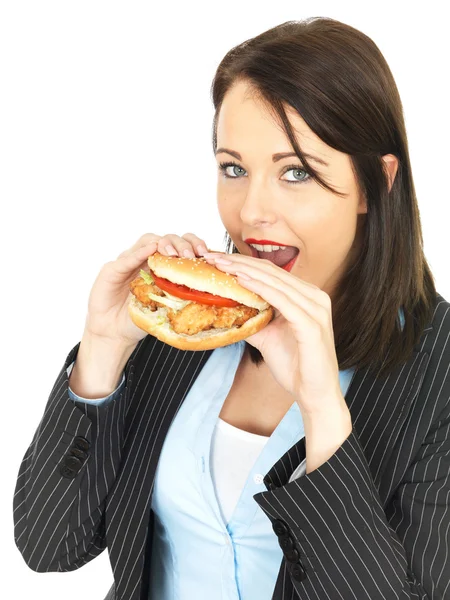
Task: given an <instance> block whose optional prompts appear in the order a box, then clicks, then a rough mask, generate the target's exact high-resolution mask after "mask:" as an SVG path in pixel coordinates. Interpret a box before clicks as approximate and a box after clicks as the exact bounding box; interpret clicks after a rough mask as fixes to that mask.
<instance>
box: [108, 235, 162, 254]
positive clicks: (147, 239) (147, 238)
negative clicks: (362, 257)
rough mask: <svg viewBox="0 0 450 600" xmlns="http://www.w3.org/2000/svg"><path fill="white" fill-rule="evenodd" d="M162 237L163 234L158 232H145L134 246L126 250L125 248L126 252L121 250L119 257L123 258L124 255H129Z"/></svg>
mask: <svg viewBox="0 0 450 600" xmlns="http://www.w3.org/2000/svg"><path fill="white" fill-rule="evenodd" d="M160 238H161V236H160V235H157V234H156V233H144V235H141V237H140V238H139V239H138V240H137V241H136V242H135V243H134V244H133V245H132V246H130V248H127V249H126V250H124V252H121V253H120V254H119V256H118V257H117V258H122V256H129V255H130V254H132V253H133V252H135V251H136V250H138V249H139V248H143V247H144V246H147V245H148V244H150V243H151V242H154V241H158V240H159V239H160Z"/></svg>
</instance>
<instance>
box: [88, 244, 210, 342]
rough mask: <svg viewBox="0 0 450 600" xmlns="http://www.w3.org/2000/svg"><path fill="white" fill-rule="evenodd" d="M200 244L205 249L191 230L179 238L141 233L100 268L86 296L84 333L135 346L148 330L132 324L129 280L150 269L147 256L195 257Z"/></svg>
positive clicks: (199, 251)
mask: <svg viewBox="0 0 450 600" xmlns="http://www.w3.org/2000/svg"><path fill="white" fill-rule="evenodd" d="M168 245H171V246H173V247H174V252H170V248H167V246H168ZM199 246H204V251H206V250H207V246H206V244H205V242H204V241H203V240H202V239H200V238H198V237H197V236H196V235H194V234H193V233H185V234H184V235H183V236H182V237H180V236H178V235H175V234H167V235H164V236H160V235H157V234H155V233H145V234H144V235H143V236H141V237H140V238H139V239H138V240H137V241H136V243H135V244H133V246H131V248H128V249H127V250H125V251H124V252H122V253H121V254H119V256H118V257H117V258H116V260H112V261H110V262H107V263H106V264H105V265H103V267H102V268H101V270H100V272H99V274H98V276H97V278H96V280H95V281H94V284H93V286H92V289H91V292H90V295H89V301H88V314H87V317H86V324H85V332H86V333H88V334H89V335H91V336H94V337H95V338H98V339H101V340H104V341H107V342H113V343H114V344H115V345H117V343H118V344H119V345H123V346H127V347H131V346H135V345H136V344H137V343H138V342H139V340H141V339H143V338H144V337H145V336H146V335H147V333H146V332H145V331H143V330H142V329H140V328H139V327H137V326H136V325H135V324H134V323H133V321H132V320H131V318H130V315H129V313H128V304H129V301H130V297H131V292H130V282H131V281H133V279H135V278H136V277H138V276H139V271H140V269H142V270H144V271H146V272H147V273H148V272H149V268H148V264H147V258H148V257H149V256H151V255H153V254H154V253H155V252H160V253H161V254H164V255H166V256H167V255H169V254H172V255H175V256H177V255H178V256H186V255H185V254H184V253H185V252H186V251H188V252H190V257H191V258H194V257H195V256H201V255H202V253H203V250H202V249H201V248H199Z"/></svg>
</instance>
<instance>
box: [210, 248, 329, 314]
mask: <svg viewBox="0 0 450 600" xmlns="http://www.w3.org/2000/svg"><path fill="white" fill-rule="evenodd" d="M208 255H209V256H205V259H206V261H207V262H210V263H211V264H214V265H215V266H216V267H217V268H220V269H224V270H225V271H228V272H232V273H234V272H235V271H236V270H239V269H247V268H248V267H250V268H252V269H257V270H258V272H260V273H268V274H270V275H272V276H273V277H277V278H278V279H280V280H281V281H284V282H286V283H288V284H289V285H291V286H294V287H297V289H298V290H299V291H301V292H303V293H304V294H306V295H307V296H308V297H310V298H314V299H315V300H316V301H317V302H319V303H320V304H323V303H325V305H326V304H327V302H328V300H329V299H328V300H327V298H326V297H325V296H328V295H327V294H326V293H325V292H323V291H322V290H321V289H320V288H319V287H318V286H317V285H314V284H313V283H309V281H304V280H303V279H300V277H296V276H295V275H293V274H292V273H289V272H288V271H285V270H284V269H282V268H281V267H278V266H277V265H274V264H273V263H272V262H271V261H270V260H267V259H265V258H255V257H253V256H245V255H243V254H226V255H223V254H222V255H220V258H222V257H223V258H224V259H226V260H229V261H230V262H231V265H220V263H216V262H215V261H214V258H213V256H214V253H208ZM219 265H220V266H219ZM245 272H247V271H245ZM249 274H250V273H249Z"/></svg>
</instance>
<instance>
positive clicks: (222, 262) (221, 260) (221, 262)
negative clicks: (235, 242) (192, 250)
mask: <svg viewBox="0 0 450 600" xmlns="http://www.w3.org/2000/svg"><path fill="white" fill-rule="evenodd" d="M214 262H216V263H219V265H232V264H233V263H232V262H231V260H226V259H225V258H215V259H214Z"/></svg>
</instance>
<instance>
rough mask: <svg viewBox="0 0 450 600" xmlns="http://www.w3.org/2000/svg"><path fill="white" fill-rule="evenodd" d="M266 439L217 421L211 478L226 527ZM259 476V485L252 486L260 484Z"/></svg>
mask: <svg viewBox="0 0 450 600" xmlns="http://www.w3.org/2000/svg"><path fill="white" fill-rule="evenodd" d="M268 439H269V438H268V436H265V435H257V434H256V433H250V432H248V431H244V430H243V429H239V428H238V427H234V425H230V424H229V423H227V422H226V421H224V420H222V419H221V418H220V417H218V420H217V423H216V426H215V428H214V433H213V438H212V442H211V475H212V478H213V482H214V488H215V491H216V496H217V501H218V503H219V506H220V509H221V511H222V515H223V518H224V520H225V523H228V522H229V520H230V518H231V515H232V514H233V510H234V508H235V506H236V504H237V502H238V500H239V496H240V495H241V492H242V489H243V487H244V485H245V482H246V481H247V478H248V474H249V472H250V470H251V469H252V467H253V465H254V464H255V462H256V459H257V458H258V456H259V454H260V452H261V450H262V449H263V447H264V445H265V444H266V443H267V441H268ZM258 476H259V477H261V481H255V483H262V477H263V476H264V475H255V476H254V477H258Z"/></svg>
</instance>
